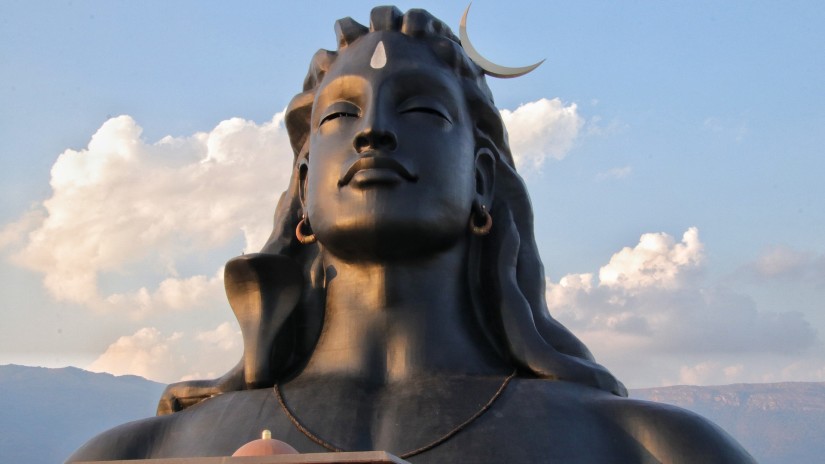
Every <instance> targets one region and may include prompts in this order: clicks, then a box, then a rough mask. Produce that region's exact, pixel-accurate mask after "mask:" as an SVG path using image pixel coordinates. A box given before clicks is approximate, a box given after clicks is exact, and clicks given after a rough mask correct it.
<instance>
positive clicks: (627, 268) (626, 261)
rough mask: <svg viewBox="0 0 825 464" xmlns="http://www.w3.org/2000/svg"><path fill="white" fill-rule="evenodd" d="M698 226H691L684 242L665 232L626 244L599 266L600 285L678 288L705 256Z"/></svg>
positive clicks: (632, 289) (683, 239)
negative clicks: (632, 245)
mask: <svg viewBox="0 0 825 464" xmlns="http://www.w3.org/2000/svg"><path fill="white" fill-rule="evenodd" d="M703 248H704V246H703V245H702V243H701V242H700V241H699V230H698V229H696V228H695V227H691V228H690V229H688V230H687V232H685V233H684V235H683V236H682V242H681V243H675V240H674V239H673V237H671V236H670V235H668V234H665V233H649V234H644V235H642V237H641V239H639V244H638V245H636V247H634V248H630V247H625V248H623V249H622V250H621V251H620V252H618V253H616V254H614V255H613V257H611V258H610V262H609V263H608V264H607V265H606V266H603V267H602V268H601V269H600V270H599V285H604V286H607V287H611V288H623V289H625V290H628V291H634V290H636V289H640V288H647V287H660V288H668V289H672V288H677V287H680V286H682V284H683V281H684V279H685V277H686V275H687V274H688V272H689V271H691V270H692V269H695V268H697V267H698V266H699V265H700V264H701V262H702V260H703V258H704V253H703Z"/></svg>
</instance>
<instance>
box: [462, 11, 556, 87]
mask: <svg viewBox="0 0 825 464" xmlns="http://www.w3.org/2000/svg"><path fill="white" fill-rule="evenodd" d="M470 6H472V2H471V3H470V4H469V5H467V9H466V10H464V14H463V15H462V16H461V22H460V23H459V24H458V38H459V40H461V47H462V48H464V51H465V52H466V53H467V56H469V57H470V59H471V60H473V62H474V63H475V64H477V65H478V66H479V67H481V69H483V70H484V74H487V75H490V76H493V77H500V78H504V79H506V78H510V77H519V76H523V75H525V74H527V73H529V72H530V71H532V70H534V69H536V68H538V67H539V65H541V64H542V63H544V60H541V61H539V62H538V63H534V64H531V65H530V66H522V67H519V68H508V67H506V66H501V65H498V64H495V63H493V62H492V61H490V60H488V59H486V58H484V57H483V56H481V54H480V53H478V51H477V50H476V48H475V47H473V44H472V43H471V42H470V37H469V36H468V35H467V13H469V12H470Z"/></svg>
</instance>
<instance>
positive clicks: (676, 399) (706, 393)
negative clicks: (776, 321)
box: [630, 382, 825, 464]
mask: <svg viewBox="0 0 825 464" xmlns="http://www.w3.org/2000/svg"><path fill="white" fill-rule="evenodd" d="M630 396H631V397H633V398H639V399H645V400H651V401H658V402H661V403H669V404H673V405H676V406H681V407H683V408H685V409H690V410H691V411H694V412H697V413H699V414H701V415H703V416H705V417H707V418H708V419H710V420H712V421H713V422H715V423H717V424H718V425H720V426H721V427H722V428H723V429H725V430H727V431H728V433H730V434H731V435H733V436H734V437H735V438H736V439H737V440H739V443H741V444H742V445H743V446H744V447H745V448H746V449H747V450H748V451H750V453H751V454H752V455H753V456H754V457H755V458H756V459H757V460H758V461H759V462H760V463H762V464H786V463H819V462H825V382H816V383H814V382H786V383H764V384H736V385H724V386H716V387H692V386H675V387H662V388H646V389H640V390H633V391H631V392H630Z"/></svg>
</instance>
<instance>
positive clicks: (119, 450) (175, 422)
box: [68, 389, 291, 462]
mask: <svg viewBox="0 0 825 464" xmlns="http://www.w3.org/2000/svg"><path fill="white" fill-rule="evenodd" d="M272 396H273V395H272V392H271V390H269V389H262V390H251V391H240V392H228V393H224V394H220V395H216V396H214V397H212V398H209V399H207V400H204V401H201V402H200V403H198V404H196V405H194V406H191V407H189V408H186V409H185V410H183V411H179V412H176V413H174V414H168V415H163V416H155V417H149V418H146V419H141V420H137V421H134V422H129V423H126V424H123V425H119V426H117V427H115V428H112V429H109V430H107V431H105V432H103V433H101V434H100V435H97V436H96V437H94V438H92V439H91V440H89V441H88V442H86V444H84V445H83V446H81V447H80V448H79V449H78V450H77V451H75V452H74V454H72V456H71V457H69V459H68V462H74V461H109V460H128V459H149V458H159V457H187V456H228V455H230V454H232V452H233V451H234V450H236V449H238V447H240V446H241V445H243V444H244V443H246V442H248V441H250V440H252V439H254V438H256V437H257V436H260V433H261V430H263V429H264V428H270V429H272V430H273V433H275V431H276V430H277V429H276V428H275V427H276V425H277V424H275V423H273V422H271V421H270V422H261V421H263V420H264V419H269V420H272V418H269V417H266V416H265V417H264V418H261V417H257V416H256V417H254V418H251V417H250V416H249V414H248V412H249V411H265V410H272V411H275V406H276V404H275V400H274V399H273V397H272ZM258 416H260V414H258ZM281 425H282V428H283V427H286V426H291V424H289V423H288V422H286V423H285V425H284V424H281Z"/></svg>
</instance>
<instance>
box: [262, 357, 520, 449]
mask: <svg viewBox="0 0 825 464" xmlns="http://www.w3.org/2000/svg"><path fill="white" fill-rule="evenodd" d="M515 376H516V371H515V370H513V373H512V374H510V375H508V376H507V377H506V378H505V379H504V382H502V383H501V386H499V387H498V390H496V392H495V393H494V394H493V396H492V398H490V400H489V401H487V403H486V404H485V405H484V406H482V407H481V409H479V410H478V411H476V413H475V414H473V415H472V416H470V418H469V419H467V420H465V421H464V422H462V423H461V424H459V425H457V426H455V427H454V428H453V429H452V430H450V431H449V432H447V433H445V434H444V435H442V436H441V437H439V438H436V439H435V440H433V441H432V442H430V443H428V444H426V445H424V446H422V447H420V448H416V449H414V450H412V451H407V452H406V453H403V454H400V455H398V457H399V458H401V459H407V458H410V457H413V456H415V455H417V454H421V453H423V452H425V451H429V450H431V449H433V448H435V447H436V446H438V445H440V444H442V443H444V442H445V441H447V440H449V439H450V438H453V437H454V436H455V435H456V434H457V433H458V432H460V431H462V430H464V428H466V427H467V426H468V425H470V424H471V423H472V422H473V421H474V420H476V419H478V418H479V417H481V415H482V414H484V413H485V412H487V410H488V409H490V407H491V406H492V405H493V403H495V402H496V400H497V399H499V397H501V394H502V393H504V389H506V388H507V385H508V384H509V383H510V381H511V380H513V377H515ZM272 390H273V392H274V393H275V398H276V399H277V400H278V404H280V405H281V409H282V410H283V411H284V414H286V417H287V418H288V419H289V421H290V422H292V425H294V426H295V428H296V429H298V431H300V432H301V433H303V434H304V435H305V436H306V437H307V438H309V439H310V440H312V441H314V442H315V443H317V444H319V445H321V446H323V447H324V448H326V449H328V450H330V451H334V452H336V453H340V452H344V451H346V450H345V449H343V448H340V447H338V446H335V445H333V444H331V443H329V442H328V441H326V440H324V439H323V438H321V437H319V436H318V435H316V434H315V433H313V432H312V431H311V430H309V429H308V428H306V427H305V426H304V425H303V424H302V423H301V421H300V420H298V418H297V417H295V414H293V413H292V411H291V410H290V409H289V406H287V405H286V401H285V400H284V396H283V394H282V393H281V388H280V386H279V385H278V384H277V383H276V384H275V386H274V387H273V389H272Z"/></svg>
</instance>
